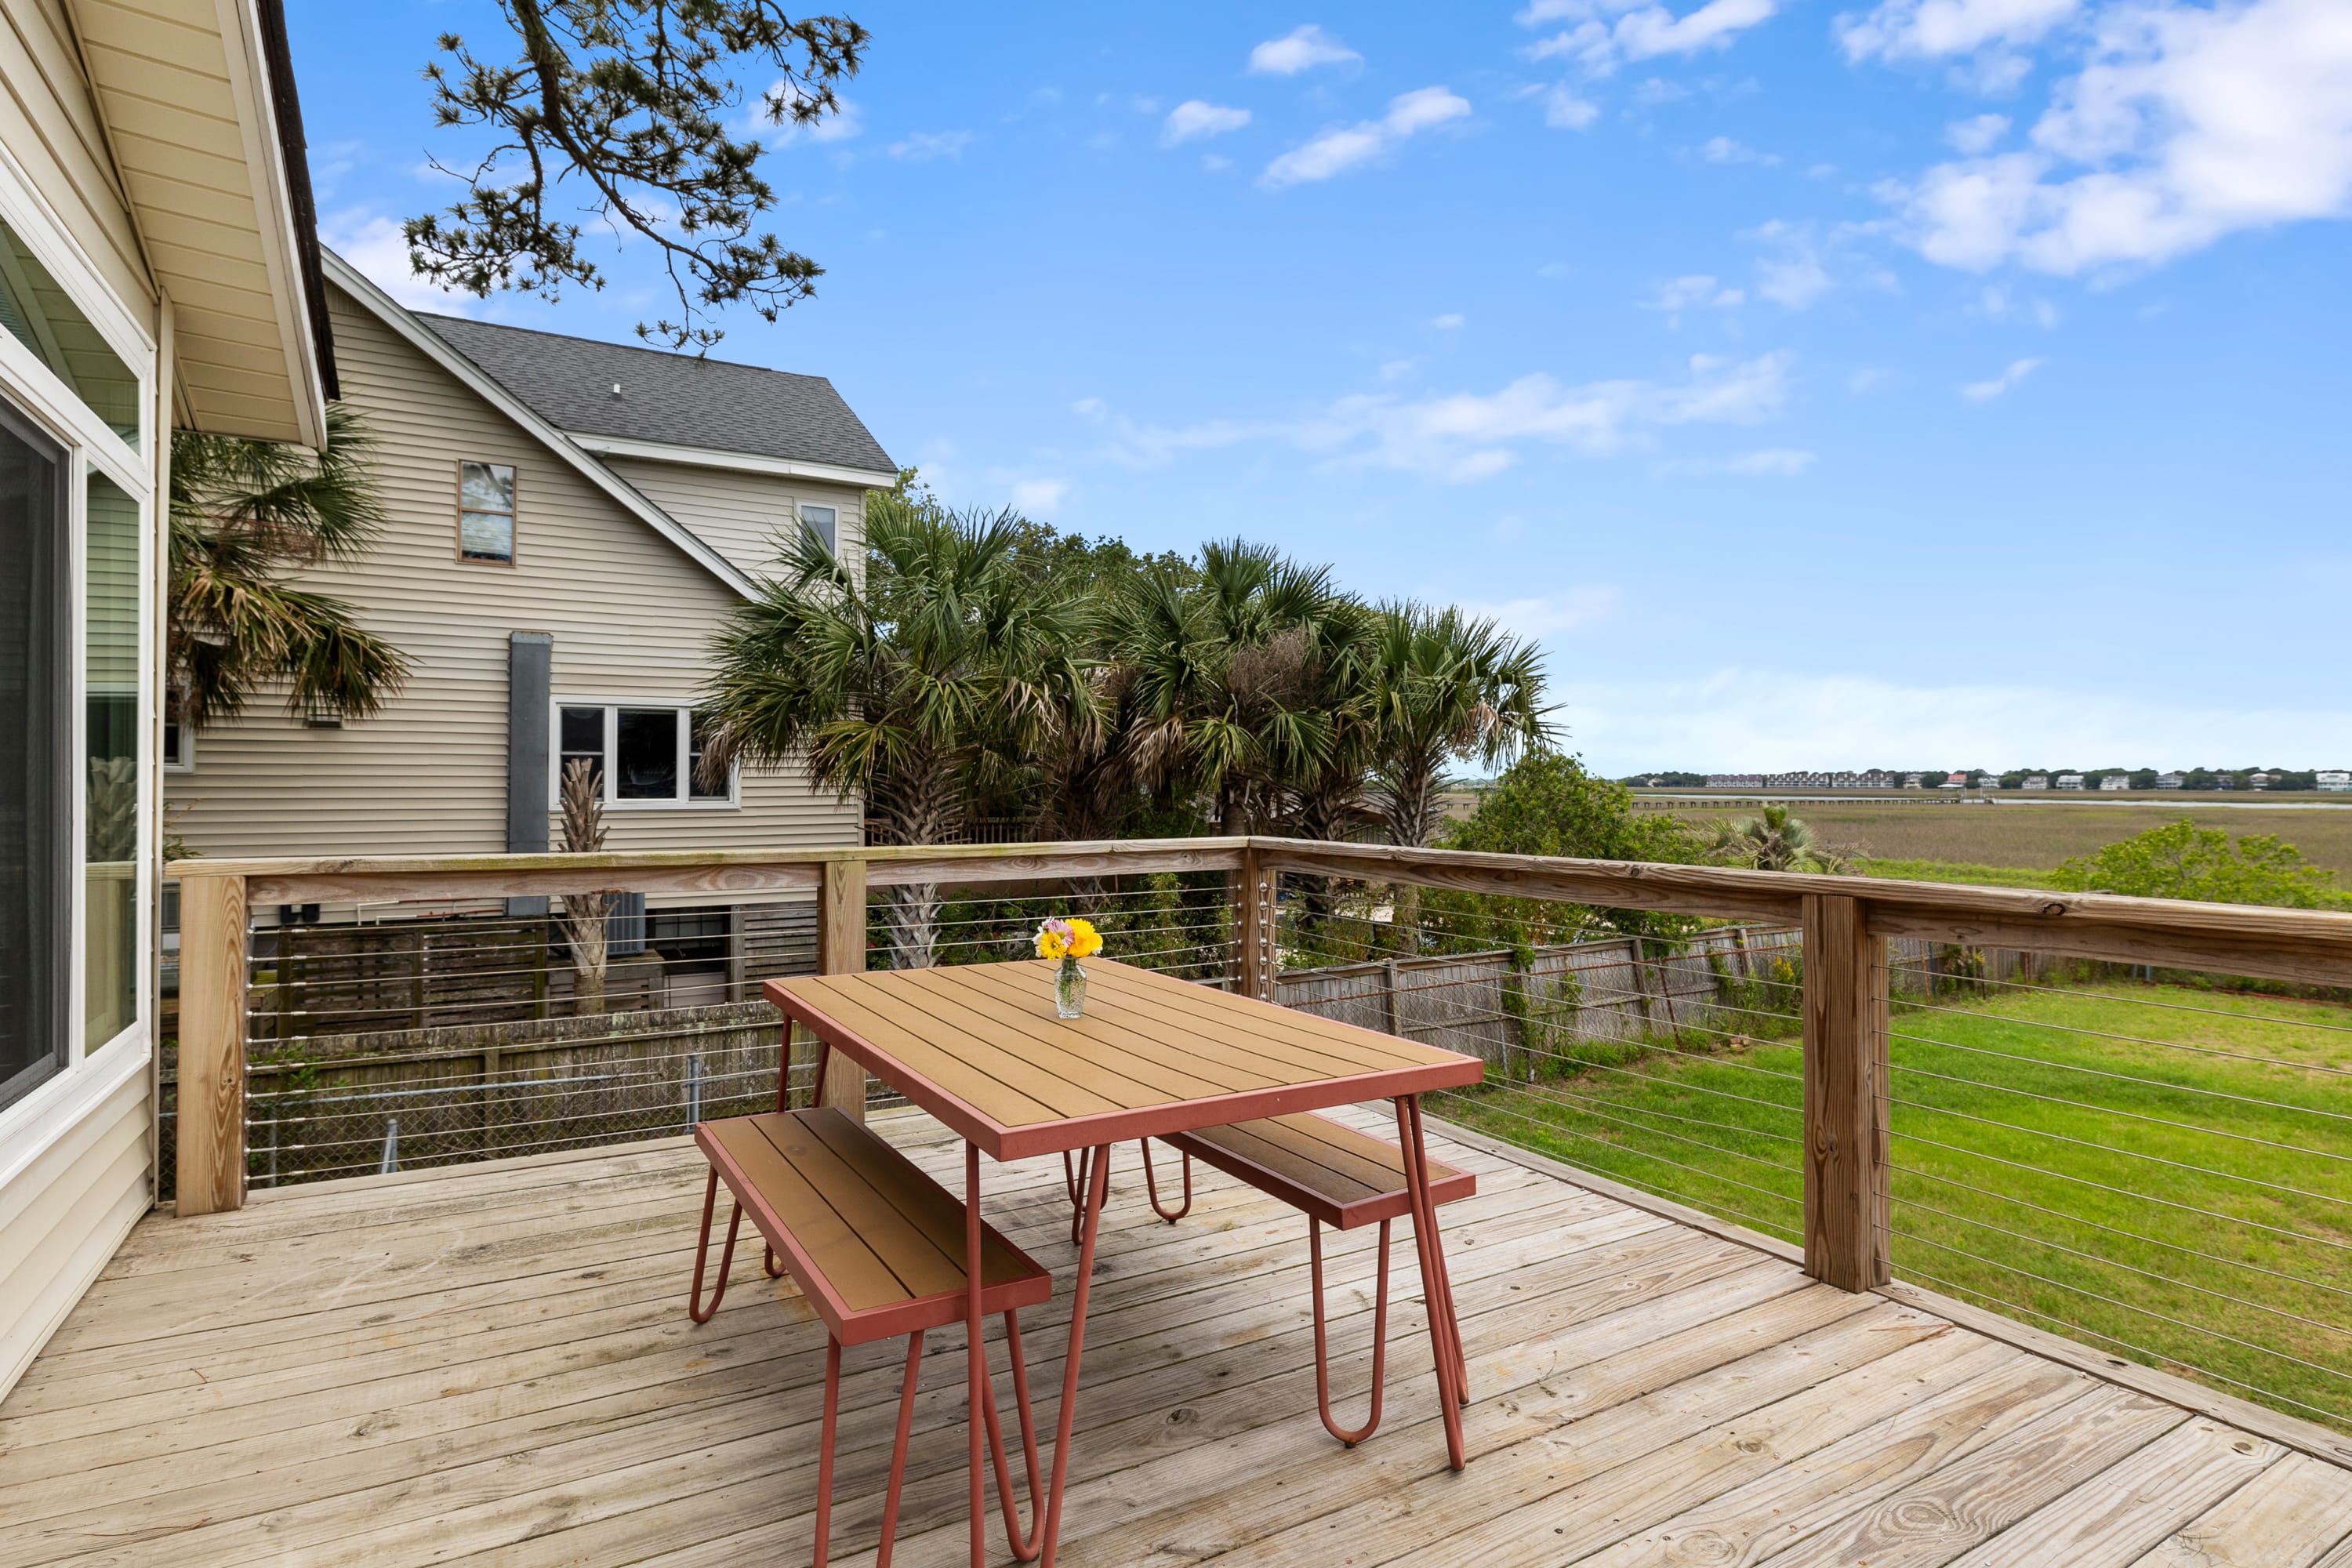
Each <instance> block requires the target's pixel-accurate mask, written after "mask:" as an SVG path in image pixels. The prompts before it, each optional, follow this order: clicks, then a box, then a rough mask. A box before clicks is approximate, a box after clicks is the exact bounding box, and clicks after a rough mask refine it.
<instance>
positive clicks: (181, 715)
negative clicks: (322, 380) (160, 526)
mask: <svg viewBox="0 0 2352 1568" xmlns="http://www.w3.org/2000/svg"><path fill="white" fill-rule="evenodd" d="M368 455H369V440H368V435H367V431H366V428H365V426H363V425H362V422H361V420H360V417H359V416H358V415H357V414H356V413H354V412H353V411H352V409H351V408H349V407H347V406H346V405H342V404H335V405H331V406H330V407H329V408H328V410H327V444H326V446H325V447H324V448H322V449H321V450H320V451H319V452H317V453H312V452H310V451H309V450H307V449H305V448H303V447H292V446H288V445H285V444H282V443H279V442H275V441H250V440H243V439H239V438H236V437H227V436H207V435H203V434H201V433H199V432H196V431H193V430H175V431H173V433H172V483H171V505H172V519H171V565H172V581H171V591H170V596H169V602H168V605H167V609H166V621H167V625H166V627H165V634H164V647H165V653H164V658H165V665H166V670H165V673H166V689H167V696H166V705H167V708H168V710H169V713H170V716H171V718H172V719H173V721H175V722H178V723H184V724H191V725H201V724H205V723H211V722H214V721H218V720H222V719H226V718H229V717H232V716H233V715H235V714H236V713H237V712H238V711H239V710H241V709H243V708H244V706H245V704H246V703H247V700H250V699H251V698H252V696H253V695H254V693H255V692H256V691H257V690H259V689H261V688H262V687H264V686H266V685H268V684H271V683H273V682H283V683H284V684H285V687H286V692H287V708H288V710H289V712H292V713H294V714H297V715H299V716H308V717H328V716H331V717H332V718H335V719H338V720H341V719H364V718H367V717H369V716H370V715H372V714H373V713H375V712H376V711H377V710H379V709H380V708H382V706H383V700H384V699H385V698H387V697H389V696H391V695H393V694H394V693H395V692H397V691H398V690H399V689H400V688H401V686H402V685H403V683H404V681H405V680H406V679H407V677H408V661H407V659H405V658H403V657H402V656H401V654H400V651H399V650H398V649H397V648H394V647H393V646H392V645H391V644H390V643H388V642H385V641H384V640H383V638H381V637H376V636H374V635H373V633H370V632H366V631H363V630H362V629H361V628H360V627H359V626H358V625H357V624H356V623H355V622H354V621H353V620H352V609H351V606H350V605H346V604H344V603H343V602H342V601H341V600H340V599H334V598H330V597H328V596H327V595H323V594H313V593H310V592H308V591H306V590H303V589H299V588H295V587H292V586H290V585H289V582H288V578H289V574H292V573H293V572H295V571H298V570H299V569H300V568H302V567H306V566H316V565H318V564H320V563H321V562H327V561H350V560H352V559H354V558H356V557H357V556H359V555H360V554H361V553H362V552H364V551H365V550H366V549H367V548H368V546H369V545H371V544H372V543H373V542H374V541H375V538H376V536H377V534H378V533H379V532H380V531H381V530H382V528H383V508H382V506H381V505H380V504H379V503H378V501H377V500H376V495H375V489H374V481H373V474H372V473H371V471H370V468H369V465H368Z"/></svg>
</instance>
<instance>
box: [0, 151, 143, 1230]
mask: <svg viewBox="0 0 2352 1568" xmlns="http://www.w3.org/2000/svg"><path fill="white" fill-rule="evenodd" d="M0 219H5V221H6V223H7V225H8V226H9V227H10V229H12V230H13V231H14V232H15V234H16V237H17V239H18V240H19V241H20V242H21V243H22V244H23V245H24V247H25V248H26V250H28V251H30V252H31V253H32V254H33V256H34V257H35V258H36V259H37V260H38V261H39V262H40V263H41V265H42V267H44V268H47V271H48V273H49V275H50V276H51V277H52V278H53V279H56V280H57V283H58V287H59V288H60V289H63V290H64V292H65V294H66V297H67V298H68V300H72V302H73V304H74V306H75V307H76V308H77V309H78V310H80V311H81V312H82V314H83V315H84V316H85V317H86V318H87V319H88V320H89V323H90V325H91V327H92V328H93V329H95V330H96V331H97V332H98V333H99V335H100V337H101V338H103V339H104V340H105V341H106V342H107V345H108V346H109V347H110V348H111V349H112V350H113V351H114V353H115V355H116V357H117V358H119V359H120V360H121V362H122V364H123V366H124V368H125V369H127V370H129V371H131V373H132V374H133V375H135V376H136V377H137V379H138V383H139V445H138V446H137V447H136V448H134V447H132V446H131V444H130V443H128V442H126V441H125V440H124V439H123V438H122V437H121V436H118V435H117V434H115V432H114V430H113V428H112V427H111V426H109V425H107V424H106V423H105V421H103V420H101V419H100V418H99V416H97V415H96V414H95V413H94V412H92V411H91V409H90V408H89V405H87V404H85V403H83V402H82V401H81V398H80V397H79V395H77V394H76V393H75V392H74V390H73V389H72V388H71V387H69V386H68V385H67V384H65V382H64V381H63V379H61V378H60V377H59V376H58V374H57V373H56V372H55V371H53V370H51V369H50V368H49V367H48V365H47V364H46V363H43V362H42V361H41V359H40V358H39V356H37V355H36V354H35V353H33V352H32V351H31V350H30V349H27V348H26V346H25V345H24V344H22V343H20V342H17V341H16V337H15V335H14V334H13V333H9V332H5V331H0V395H5V396H6V397H7V399H8V400H9V402H10V403H11V404H12V405H14V406H15V408H16V411H17V413H18V414H19V415H21V416H24V417H25V418H27V419H29V420H31V421H32V422H33V423H34V424H36V425H37V426H41V427H43V428H44V429H46V430H47V433H48V435H49V437H51V438H52V439H53V440H55V441H56V442H57V443H58V445H59V446H61V447H64V449H65V454H64V458H63V467H64V468H65V471H66V474H67V476H68V487H67V489H68V506H67V517H66V541H67V548H68V552H69V560H70V571H69V573H68V578H69V585H68V598H69V601H70V603H71V604H72V605H73V606H74V615H73V617H72V623H71V634H70V636H69V637H68V647H67V648H66V665H67V668H68V671H69V677H70V682H71V687H70V690H69V692H68V704H69V712H70V715H71V719H70V724H69V733H68V739H67V757H68V765H69V770H70V775H71V778H72V783H71V784H69V785H68V790H67V800H68V809H67V832H68V836H69V842H71V843H73V844H74V845H76V846H85V845H87V844H88V842H89V790H88V787H87V770H86V769H85V768H84V767H83V766H82V764H81V758H82V756H83V753H84V752H85V750H86V749H87V747H88V745H89V720H88V715H89V475H90V472H91V471H92V470H93V469H94V470H96V471H98V472H100V473H102V474H104V475H105V476H106V477H107V479H110V480H111V481H113V483H114V484H115V485H117V486H118V487H120V488H121V490H122V491H123V493H124V494H125V495H127V496H129V497H130V498H131V500H132V501H133V502H134V503H135V504H136V505H137V507H138V509H139V607H138V615H139V653H138V658H139V669H140V678H139V703H138V728H137V731H136V732H137V733H138V734H140V735H141V736H142V737H147V738H150V739H149V740H148V741H147V743H146V746H145V747H144V748H143V749H144V750H145V751H147V752H151V753H152V750H153V749H154V747H155V742H154V740H153V739H152V737H156V736H158V735H159V734H160V731H161V722H160V719H159V713H160V701H161V695H162V694H161V691H160V689H159V682H158V680H157V678H156V668H157V649H156V647H155V620H156V607H157V606H156V597H155V595H156V584H155V567H156V546H157V534H158V531H159V530H158V528H157V507H158V502H157V497H156V494H155V468H154V460H155V459H154V452H155V444H156V442H157V441H158V440H160V439H161V438H162V437H161V433H160V432H159V431H158V430H157V428H156V420H155V405H156V397H155V387H156V376H157V360H158V350H157V348H156V344H155V341H154V339H153V338H152V336H151V335H150V334H149V333H148V332H147V331H145V330H144V328H142V326H141V324H140V323H139V321H138V319H137V317H136V316H134V315H133V314H132V313H131V310H129V309H127V308H126V307H125V306H124V304H123V302H122V301H121V300H118V299H116V298H115V296H114V294H113V293H112V291H111V290H110V289H109V288H108V287H107V285H106V283H105V281H104V279H103V278H102V276H101V275H100V272H99V270H98V268H97V267H96V266H95V265H94V264H93V263H92V262H91V261H90V259H89V257H88V256H87V255H86V254H85V253H84V252H83V251H82V249H81V247H79V245H78V244H77V243H76V242H75V241H74V239H73V238H72V237H71V235H70V234H69V233H68V230H67V229H66V226H64V224H62V223H61V222H59V221H58V218H57V216H56V215H55V214H54V212H52V210H51V209H50V207H49V205H48V204H47V202H46V201H45V200H43V199H42V197H41V196H40V195H39V194H38V192H37V189H36V188H35V186H34V185H33V183H32V182H31V181H30V180H29V179H27V178H26V175H25V173H24V170H23V168H22V167H21V166H20V165H19V164H18V163H17V162H16V158H15V157H14V156H13V155H12V154H10V153H8V152H7V150H6V148H5V147H0ZM155 761H156V759H155V758H154V757H153V756H152V754H149V755H146V756H144V757H143V758H142V763H143V764H144V765H142V766H141V767H140V769H139V770H138V777H139V797H138V813H139V837H138V843H137V847H136V848H135V850H134V851H133V853H134V856H135V871H134V879H135V883H136V892H135V895H134V897H135V899H136V910H137V912H136V916H135V918H134V919H133V921H132V922H131V929H132V932H133V941H134V942H135V944H136V946H135V950H134V952H133V953H132V964H133V968H134V970H135V972H136V973H137V974H138V976H139V980H138V984H137V985H136V987H135V995H136V1000H135V1003H134V1006H133V1013H132V1018H131V1023H130V1024H129V1025H128V1026H125V1027H124V1028H122V1029H121V1030H119V1031H118V1032H116V1033H115V1034H113V1035H111V1036H110V1037H107V1038H105V1039H103V1040H97V1041H92V1040H89V1039H88V1038H87V1035H88V1033H89V1029H88V1025H87V1023H86V1021H85V1020H86V1015H87V1013H88V1011H89V1007H88V1001H87V997H86V991H87V987H88V984H89V935H88V931H89V898H88V885H89V877H88V874H87V872H86V871H83V870H81V869H80V866H81V861H80V859H79V855H78V856H77V858H76V861H75V865H76V872H75V874H74V875H72V876H70V877H69V878H68V886H67V889H66V899H65V903H66V907H67V914H66V920H67V931H68V939H67V941H68V949H67V952H68V956H67V966H66V986H67V1007H66V1057H65V1063H64V1066H63V1067H62V1068H59V1069H58V1071H57V1072H56V1073H54V1074H52V1075H51V1076H50V1077H49V1078H48V1079H47V1080H46V1081H44V1082H43V1083H41V1084H39V1085H38V1086H37V1087H36V1088H35V1089H32V1090H31V1091H30V1092H29V1093H27V1094H26V1095H25V1096H24V1097H23V1098H21V1099H19V1100H16V1101H15V1102H14V1103H13V1104H10V1105H7V1106H5V1107H0V1185H5V1183H6V1181H7V1180H8V1178H9V1177H10V1176H11V1175H12V1174H13V1173H15V1172H16V1171H17V1170H19V1169H21V1168H22V1166H23V1164H24V1163H26V1162H27V1161H30V1160H32V1159H35V1158H37V1157H38V1155H39V1153H40V1152H41V1151H42V1150H43V1149H45V1148H47V1147H48V1146H49V1144H50V1143H51V1142H54V1141H55V1139H56V1138H58V1137H59V1136H62V1135H63V1133H64V1132H65V1131H67V1130H68V1129H69V1128H71V1127H72V1126H74V1125H75V1124H76V1123H78V1122H79V1121H80V1119H81V1118H82V1117H83V1116H84V1115H85V1114H87V1113H88V1112H89V1110H90V1109H91V1108H92V1107H93V1106H95V1105H97V1104H98V1103H99V1102H100V1100H103V1099H104V1098H105V1097H106V1096H107V1095H110V1094H111V1093H113V1092H114V1091H115V1090H116V1089H118V1088H120V1087H121V1085H122V1084H123V1083H126V1082H128V1081H130V1079H132V1078H133V1077H135V1076H139V1075H142V1074H143V1073H144V1072H145V1071H146V1070H147V1067H148V1063H149V1059H150V1058H151V1056H152V1041H153V1032H154V1017H153V1010H154V1005H155V1001H154V990H155V988H154V984H153V982H154V975H155V953H154V948H153V931H154V925H155V921H154V918H153V915H154V909H155V899H156V894H157V889H156V885H155V833H156V828H157V805H158V788H159V785H160V783H161V781H160V779H159V777H158V776H157V773H156V770H155V767H154V766H153V763H154V762H155ZM101 1053H102V1054H101ZM92 1058H96V1059H95V1061H93V1059H92ZM86 1068H87V1070H85V1069H86Z"/></svg>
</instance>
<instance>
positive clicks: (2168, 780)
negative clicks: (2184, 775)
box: [2156, 773, 2181, 789]
mask: <svg viewBox="0 0 2352 1568" xmlns="http://www.w3.org/2000/svg"><path fill="white" fill-rule="evenodd" d="M2180 784H2181V779H2180V775H2179V773H2158V774H2157V775H2156V787H2157V788H2158V789H2179V787H2180Z"/></svg>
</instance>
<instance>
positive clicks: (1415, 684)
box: [1362, 605, 1544, 848]
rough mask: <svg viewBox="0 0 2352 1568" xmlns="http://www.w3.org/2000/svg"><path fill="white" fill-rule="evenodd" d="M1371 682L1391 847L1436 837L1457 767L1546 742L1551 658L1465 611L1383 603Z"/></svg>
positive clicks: (1369, 662) (1376, 768)
mask: <svg viewBox="0 0 2352 1568" xmlns="http://www.w3.org/2000/svg"><path fill="white" fill-rule="evenodd" d="M1362 680H1363V686H1364V702H1365V706H1366V708H1367V709H1368V710H1369V718H1368V721H1367V722H1368V724H1369V726H1370V745H1371V751H1372V757H1373V775H1372V799H1373V804H1374V808H1375V810H1376V811H1377V813H1378V815H1379V817H1380V820H1381V826H1382V827H1384V828H1385V829H1386V831H1387V835H1388V841H1389V842H1390V843H1391V844H1398V845H1403V846H1407V847H1412V848H1420V847H1423V845H1426V844H1427V843H1428V842H1429V840H1430V837H1431V835H1432V834H1433V833H1434V832H1435V831H1436V829H1437V824H1438V816H1439V810H1438V804H1437V799H1438V792H1439V791H1440V789H1441V788H1443V786H1444V783H1445V770H1446V768H1447V766H1448V765H1449V764H1451V763H1455V762H1463V761H1471V760H1475V761H1477V762H1479V763H1484V764H1485V765H1486V766H1487V767H1496V766H1499V765H1502V764H1504V763H1508V762H1509V761H1510V760H1511V759H1512V758H1513V757H1515V756H1517V754H1518V753H1519V752H1520V751H1521V750H1523V749H1524V748H1526V747H1528V746H1532V745H1536V744H1538V743H1540V742H1542V740H1543V739H1544V722H1543V684H1544V668H1543V655H1542V654H1541V653H1540V652H1539V651H1538V649H1536V648H1535V647H1533V646H1531V645H1529V644H1527V643H1523V642H1519V641H1517V640H1516V639H1514V638H1512V637H1509V636H1507V634H1506V633H1505V632H1504V631H1503V630H1502V628H1501V627H1500V626H1497V625H1496V623H1495V622H1493V621H1489V620H1480V619H1477V618H1475V617H1474V616H1465V615H1464V614H1463V613H1462V612H1461V611H1460V610H1457V609H1454V608H1451V607H1449V608H1446V609H1443V610H1429V609H1425V608H1423V606H1421V605H1388V606H1384V607H1383V608H1382V610H1381V618H1380V623H1379V625H1378V626H1376V628H1375V629H1374V631H1373V634H1372V637H1371V642H1370V650H1369V653H1368V655H1367V658H1366V662H1365V668H1364V672H1363V676H1362Z"/></svg>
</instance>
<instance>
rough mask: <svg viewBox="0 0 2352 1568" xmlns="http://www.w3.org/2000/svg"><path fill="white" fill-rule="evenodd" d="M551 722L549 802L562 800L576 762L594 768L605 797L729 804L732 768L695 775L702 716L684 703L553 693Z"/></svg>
mask: <svg viewBox="0 0 2352 1568" xmlns="http://www.w3.org/2000/svg"><path fill="white" fill-rule="evenodd" d="M555 726H556V734H557V738H558V743H557V746H556V754H555V777H554V780H553V782H552V785H551V792H550V797H549V798H550V801H551V806H553V807H560V806H561V805H562V789H563V776H564V773H566V772H567V771H568V770H569V768H570V766H571V764H572V763H575V762H584V763H588V764H589V766H590V767H591V768H592V769H593V772H594V773H595V774H596V777H597V781H598V787H597V794H598V795H599V797H600V798H602V799H603V800H604V803H605V805H611V806H619V807H634V806H728V805H735V804H736V776H735V770H734V769H732V768H730V769H729V770H728V772H727V776H725V777H724V778H720V779H717V780H705V779H704V778H703V776H702V761H703V754H704V748H705V743H706V742H707V740H708V738H709V721H707V720H706V719H705V718H704V717H703V716H702V715H701V714H698V713H697V712H696V711H695V710H694V709H693V707H692V706H691V705H690V704H688V703H683V702H658V701H656V702H647V701H625V700H613V701H604V700H583V699H580V698H559V699H557V700H556V713H555Z"/></svg>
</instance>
